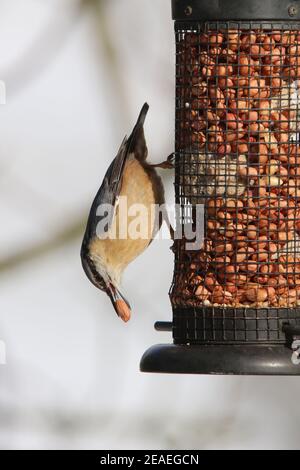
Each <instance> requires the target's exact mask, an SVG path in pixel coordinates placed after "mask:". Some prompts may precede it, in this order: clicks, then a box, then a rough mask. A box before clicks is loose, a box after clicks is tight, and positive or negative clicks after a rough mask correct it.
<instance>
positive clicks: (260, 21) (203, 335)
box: [140, 0, 300, 376]
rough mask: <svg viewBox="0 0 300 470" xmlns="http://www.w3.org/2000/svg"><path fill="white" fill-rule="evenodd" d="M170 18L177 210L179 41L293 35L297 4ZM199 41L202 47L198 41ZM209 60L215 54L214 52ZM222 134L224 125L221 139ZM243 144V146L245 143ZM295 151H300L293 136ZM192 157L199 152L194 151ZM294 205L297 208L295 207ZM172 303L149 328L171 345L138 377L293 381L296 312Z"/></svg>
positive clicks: (226, 5) (240, 3) (186, 11)
mask: <svg viewBox="0 0 300 470" xmlns="http://www.w3.org/2000/svg"><path fill="white" fill-rule="evenodd" d="M172 11H173V19H174V20H175V32H176V46H177V49H176V50H177V53H176V56H177V66H176V152H175V154H176V174H175V189H176V202H177V203H179V204H181V205H182V206H184V204H185V202H184V201H186V200H187V199H188V198H189V196H190V194H191V193H190V192H188V191H190V189H188V190H186V189H185V188H184V187H183V186H184V184H187V183H186V180H185V179H184V178H185V177H186V171H187V170H186V166H185V167H184V168H185V169H183V166H182V165H181V162H182V159H184V158H186V160H185V164H187V165H188V164H189V163H188V157H185V155H184V152H185V149H186V148H187V147H188V146H187V144H186V141H184V139H185V137H184V136H183V135H182V134H183V131H182V128H183V127H182V125H181V124H182V121H183V120H184V119H186V118H184V117H183V116H185V115H184V114H183V113H184V112H185V111H184V107H185V108H188V107H189V103H186V101H187V98H186V96H188V93H187V91H184V92H183V94H184V93H186V94H185V95H182V94H180V88H181V87H184V86H186V85H183V86H182V85H181V83H182V82H180V74H182V69H180V63H178V56H179V55H180V53H181V52H180V51H181V50H182V49H180V47H181V45H180V41H185V39H184V38H185V35H191V34H195V35H196V36H197V34H198V35H199V38H200V37H201V36H200V35H201V34H202V33H204V34H209V31H217V32H218V31H224V28H225V29H226V28H227V29H230V31H232V30H234V29H236V30H240V31H242V33H241V34H243V31H245V30H247V29H248V30H250V31H251V30H252V31H258V30H261V31H262V32H264V31H270V30H274V31H275V30H276V31H278V30H279V31H280V30H283V31H286V30H289V31H300V2H299V1H293V0H291V1H290V0H288V1H287V0H263V1H262V0H219V1H207V0H172ZM279 34H280V33H279ZM192 39H193V38H192ZM192 39H190V40H189V41H190V43H189V44H192V45H193V46H195V48H197V47H199V43H197V42H195V41H194V42H193V41H192ZM200 41H202V39H201V38H200V39H199V42H200ZM217 46H219V45H218V44H217ZM184 47H189V46H184ZM208 47H209V46H207V51H208V54H209V49H208ZM225 47H226V42H225ZM297 47H298V46H297ZM216 50H217V48H216ZM299 52H300V47H299ZM185 54H186V52H185ZM216 54H219V52H218V50H217V52H216ZM244 54H245V53H244ZM270 54H271V52H269V55H270ZM299 57H300V54H299ZM185 60H187V59H185ZM190 60H193V59H190ZM222 60H223V59H222ZM222 60H221V62H222ZM255 60H260V56H259V55H258V56H257V57H256V58H255ZM271 63H272V62H271ZM224 64H225V65H226V66H228V64H229V61H228V59H227V58H226V57H225V60H223V62H222V64H221V65H224ZM181 65H182V64H181ZM188 70H190V69H188ZM285 70H286V69H285ZM237 73H239V71H238V72H237ZM191 74H192V72H191ZM296 78H297V77H296ZM217 79H218V77H217ZM194 84H195V83H194ZM187 86H189V85H187ZM259 99H260V98H258V100H259ZM264 99H265V98H264ZM258 102H259V101H258ZM258 106H259V105H258ZM200 114H201V113H200ZM272 119H273V118H272ZM297 119H299V118H298V117H297ZM226 131H227V125H226V128H225V131H224V132H226ZM203 132H205V131H203ZM249 135H250V134H249ZM247 138H248V139H249V136H248V137H246V139H247ZM279 140H280V139H279ZM182 142H183V143H182ZM244 142H245V138H244ZM250 142H251V141H250ZM252 142H253V141H252ZM246 143H247V142H246ZM199 145H200V144H199ZM230 145H231V142H230ZM297 145H299V134H298V144H297ZM199 148H200V147H199ZM199 152H200V153H201V150H199ZM187 153H188V152H187ZM190 153H191V152H190ZM180 178H181V179H180ZM182 187H183V188H182ZM296 202H297V204H298V201H296ZM259 203H260V201H259V196H258V197H257V200H256V204H257V205H259ZM180 220H181V221H182V219H180ZM204 230H206V229H204ZM179 251H180V250H179ZM179 251H178V250H177V253H176V251H175V273H176V266H178V269H177V271H178V270H180V269H183V264H181V265H180V259H179V258H180V256H179V254H180V253H179ZM176 263H177V264H176ZM275 265H276V262H275ZM219 269H222V267H219ZM287 269H289V268H287ZM294 272H295V271H294ZM246 274H247V272H246ZM288 274H289V273H287V276H288ZM171 298H172V297H171ZM172 303H173V321H172V322H157V323H156V324H155V329H156V330H157V331H170V332H172V335H173V343H172V344H157V345H155V346H152V347H151V348H149V349H148V350H147V351H146V352H145V353H144V355H143V357H142V359H141V363H140V370H141V371H142V372H152V373H154V372H155V373H179V374H225V375H232V374H236V375H282V376H283V375H300V308H299V307H297V306H295V307H294V306H293V307H289V306H286V307H283V308H280V307H279V306H276V307H274V308H273V306H272V304H271V305H270V307H268V308H265V307H263V308H256V307H255V308H252V306H251V305H250V307H249V306H246V307H245V308H244V307H240V306H239V307H236V308H234V307H231V306H230V305H220V306H216V305H215V304H210V306H209V304H207V305H208V306H207V305H206V306H203V307H201V305H200V304H198V305H195V304H194V305H193V304H190V305H188V304H184V302H183V304H180V302H179V303H178V302H177V304H176V303H174V302H172ZM295 305H299V303H298V304H295Z"/></svg>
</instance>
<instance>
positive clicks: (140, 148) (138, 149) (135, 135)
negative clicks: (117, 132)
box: [128, 103, 149, 160]
mask: <svg viewBox="0 0 300 470" xmlns="http://www.w3.org/2000/svg"><path fill="white" fill-rule="evenodd" d="M148 110H149V105H148V103H145V104H144V105H143V107H142V109H141V112H140V114H139V117H138V120H137V122H136V125H135V126H134V128H133V131H132V133H131V135H130V137H129V139H128V152H132V151H133V152H134V153H135V157H136V158H137V159H138V160H145V159H146V157H147V146H146V141H145V136H144V122H145V119H146V116H147V113H148Z"/></svg>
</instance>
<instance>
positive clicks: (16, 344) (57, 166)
mask: <svg viewBox="0 0 300 470" xmlns="http://www.w3.org/2000/svg"><path fill="white" fill-rule="evenodd" d="M170 3H171V2H170V0H151V1H149V0H43V1H41V0H0V79H1V80H4V81H5V83H6V87H7V97H6V105H1V106H0V136H1V137H0V194H1V197H0V214H1V228H2V229H1V231H0V237H1V243H0V340H2V341H5V344H6V354H7V364H6V365H1V366H0V447H1V448H2V449H105V448H106V449H116V448H119V449H139V448H141V449H155V448H157V449H173V448H177V449H215V448H222V449H255V448H258V449H259V448H261V449H264V448H270V449H280V448H282V449H297V448H299V447H300V445H299V444H300V426H299V419H300V409H299V406H298V402H299V392H300V383H299V380H298V379H297V378H277V377H271V378H251V377H248V378H239V377H200V376H199V377H198V376H186V377H185V376H167V375H143V374H141V373H140V372H139V360H140V358H141V356H142V354H143V352H144V351H145V349H147V347H149V346H150V345H152V344H155V343H158V342H170V341H171V339H170V336H169V334H168V333H155V332H154V330H153V323H154V321H155V320H169V319H170V318H171V308H170V303H169V299H168V289H169V286H170V284H171V279H172V270H173V257H172V253H171V251H170V249H169V248H170V245H171V243H170V241H169V240H163V241H162V240H157V241H155V242H154V243H153V244H152V245H151V247H150V248H149V249H148V251H147V252H146V253H144V254H143V255H142V256H141V257H140V258H139V259H138V260H137V261H135V262H134V263H133V264H132V265H131V266H130V268H129V269H128V270H127V272H126V275H125V279H124V291H125V292H126V293H127V294H128V298H129V300H130V301H131V303H132V306H133V309H134V314H133V318H132V320H131V322H130V323H129V324H127V325H125V324H123V323H122V322H121V321H120V320H119V319H118V318H117V316H116V315H115V314H114V312H113V310H112V307H111V305H110V302H109V300H108V298H107V297H106V296H105V295H104V294H102V293H100V292H99V291H97V289H95V288H94V287H93V286H92V285H91V284H90V283H89V281H88V280H87V278H86V277H85V275H84V273H83V270H82V268H81V265H80V258H79V251H80V244H81V238H82V235H83V230H84V225H85V222H86V218H87V214H88V210H89V206H90V204H91V201H92V199H93V197H94V195H95V193H96V191H97V190H98V187H99V186H100V184H101V181H102V178H103V175H104V172H105V170H106V168H107V166H108V165H109V163H110V161H111V159H112V158H113V157H114V155H115V153H116V151H117V149H118V147H119V145H120V142H121V140H122V139H123V137H124V135H125V133H127V134H128V133H129V132H130V131H131V128H132V126H133V124H134V122H135V120H136V118H137V115H138V112H139V109H140V107H141V105H142V104H143V103H144V101H146V100H147V101H148V102H149V104H150V106H151V108H150V113H149V115H148V118H147V122H146V136H147V140H148V146H149V150H150V158H151V160H152V161H153V162H155V161H156V162H159V161H160V160H161V159H162V158H164V157H165V156H166V155H169V153H171V152H172V150H173V142H174V139H173V135H174V54H175V51H174V38H173V23H172V20H171V8H170ZM163 176H164V182H165V184H166V187H167V195H168V198H167V199H168V201H170V202H171V201H172V200H173V174H172V171H167V172H165V173H164V175H163ZM157 270H158V271H157ZM157 272H158V273H159V275H158V274H157Z"/></svg>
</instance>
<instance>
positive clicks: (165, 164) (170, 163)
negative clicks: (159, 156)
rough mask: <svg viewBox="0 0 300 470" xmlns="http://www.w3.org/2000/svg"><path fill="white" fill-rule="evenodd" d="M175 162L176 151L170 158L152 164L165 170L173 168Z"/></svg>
mask: <svg viewBox="0 0 300 470" xmlns="http://www.w3.org/2000/svg"><path fill="white" fill-rule="evenodd" d="M174 163H175V153H171V155H169V156H168V158H167V159H166V160H165V161H164V162H162V163H158V164H155V165H151V166H152V167H154V168H163V169H164V170H173V169H174Z"/></svg>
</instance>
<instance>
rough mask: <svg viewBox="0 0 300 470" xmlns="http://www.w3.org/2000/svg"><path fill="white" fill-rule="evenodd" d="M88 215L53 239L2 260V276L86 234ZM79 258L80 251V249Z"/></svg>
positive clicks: (0, 265) (79, 218)
mask: <svg viewBox="0 0 300 470" xmlns="http://www.w3.org/2000/svg"><path fill="white" fill-rule="evenodd" d="M85 218H86V214H84V215H82V216H81V217H78V219H76V220H74V221H73V222H71V223H70V224H69V225H67V226H66V227H64V228H63V229H62V230H61V231H59V232H57V233H55V234H54V235H53V237H52V238H50V239H49V240H46V241H42V242H40V243H37V244H35V245H34V246H32V247H28V248H24V249H21V250H18V251H16V253H14V254H11V255H8V256H7V257H4V258H2V259H1V260H0V275H2V274H4V273H5V272H7V271H10V270H12V269H15V268H18V267H19V266H20V265H22V264H24V263H27V262H29V261H30V262H31V261H34V259H36V258H40V257H42V256H46V255H49V253H50V252H52V251H55V250H58V249H59V248H62V247H63V246H64V245H66V244H68V243H71V242H72V241H74V240H76V239H77V238H79V237H80V236H82V235H83V232H84V222H83V220H85ZM78 256H79V249H78Z"/></svg>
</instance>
